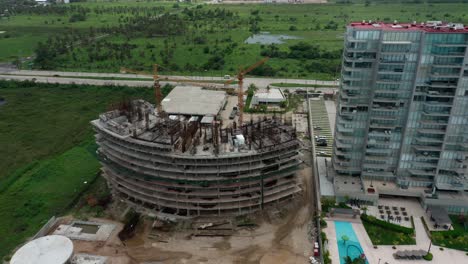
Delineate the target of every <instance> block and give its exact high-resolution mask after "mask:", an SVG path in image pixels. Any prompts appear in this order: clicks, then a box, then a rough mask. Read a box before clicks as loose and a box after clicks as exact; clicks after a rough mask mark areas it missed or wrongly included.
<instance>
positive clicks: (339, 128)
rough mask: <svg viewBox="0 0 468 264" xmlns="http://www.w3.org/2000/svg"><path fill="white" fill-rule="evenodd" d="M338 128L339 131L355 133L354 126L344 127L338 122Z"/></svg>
mask: <svg viewBox="0 0 468 264" xmlns="http://www.w3.org/2000/svg"><path fill="white" fill-rule="evenodd" d="M336 129H337V130H338V132H344V133H353V132H354V128H347V127H344V126H343V125H341V124H338V125H337V126H336Z"/></svg>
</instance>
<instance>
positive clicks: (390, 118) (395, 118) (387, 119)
mask: <svg viewBox="0 0 468 264" xmlns="http://www.w3.org/2000/svg"><path fill="white" fill-rule="evenodd" d="M371 119H373V120H383V121H397V117H396V116H377V115H373V116H371Z"/></svg>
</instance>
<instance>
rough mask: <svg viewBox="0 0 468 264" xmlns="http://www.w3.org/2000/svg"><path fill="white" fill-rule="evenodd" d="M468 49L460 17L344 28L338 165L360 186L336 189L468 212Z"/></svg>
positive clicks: (467, 35)
mask: <svg viewBox="0 0 468 264" xmlns="http://www.w3.org/2000/svg"><path fill="white" fill-rule="evenodd" d="M467 47H468V27H465V26H464V25H463V24H454V23H442V22H440V21H428V22H427V23H421V24H419V23H416V22H414V23H406V24H402V23H396V22H395V23H372V22H366V21H364V22H362V23H360V22H359V23H351V24H350V25H348V27H347V32H346V35H345V48H344V55H343V65H342V73H341V80H342V81H341V86H340V91H339V99H338V107H337V118H336V129H335V142H334V151H333V159H332V164H333V168H334V170H333V171H334V172H335V176H336V177H343V178H344V181H343V182H345V183H346V182H349V180H346V179H347V178H346V177H353V178H349V179H354V180H353V181H357V180H358V179H361V181H362V185H361V186H360V187H359V188H358V190H357V191H356V192H355V193H354V194H352V193H350V192H348V191H345V190H346V188H345V187H346V186H341V187H339V188H340V189H339V190H337V192H336V193H337V195H338V193H340V192H341V193H342V194H341V195H342V196H343V197H344V196H348V197H354V198H359V199H370V200H372V199H374V201H375V199H378V197H379V196H382V195H398V196H411V197H417V198H419V199H420V200H421V203H422V204H423V205H424V206H430V205H442V206H446V207H447V208H448V210H449V211H451V212H463V211H465V212H468V194H467V192H466V191H467V190H468V178H467V177H468V171H467V166H468V132H467V131H468V49H467ZM340 182H342V181H340ZM353 184H354V182H353Z"/></svg>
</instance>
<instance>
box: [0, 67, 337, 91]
mask: <svg viewBox="0 0 468 264" xmlns="http://www.w3.org/2000/svg"><path fill="white" fill-rule="evenodd" d="M74 77H78V78H74ZM86 77H92V78H110V79H112V78H126V79H148V81H144V80H99V79H86ZM33 78H34V79H36V81H37V82H52V83H76V84H93V85H107V84H113V85H128V86H151V85H152V82H151V76H147V75H140V74H122V73H94V72H62V71H36V70H16V69H12V68H8V67H0V79H12V80H32V79H33ZM164 78H169V79H182V80H194V81H223V80H224V78H223V77H217V76H211V77H210V76H179V75H161V79H162V80H164ZM163 82H164V81H163ZM279 82H282V83H298V84H315V85H324V86H330V85H335V86H337V85H338V82H336V81H319V80H304V79H276V78H246V79H245V80H244V83H245V87H248V86H249V85H250V84H255V85H256V86H258V87H266V86H267V85H270V84H271V83H279ZM288 89H294V88H288Z"/></svg>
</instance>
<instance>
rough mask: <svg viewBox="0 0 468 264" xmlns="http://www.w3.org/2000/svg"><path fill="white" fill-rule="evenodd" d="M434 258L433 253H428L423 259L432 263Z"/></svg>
mask: <svg viewBox="0 0 468 264" xmlns="http://www.w3.org/2000/svg"><path fill="white" fill-rule="evenodd" d="M433 257H434V256H432V253H427V255H426V256H424V257H423V259H425V260H427V261H431V260H432V258H433Z"/></svg>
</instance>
